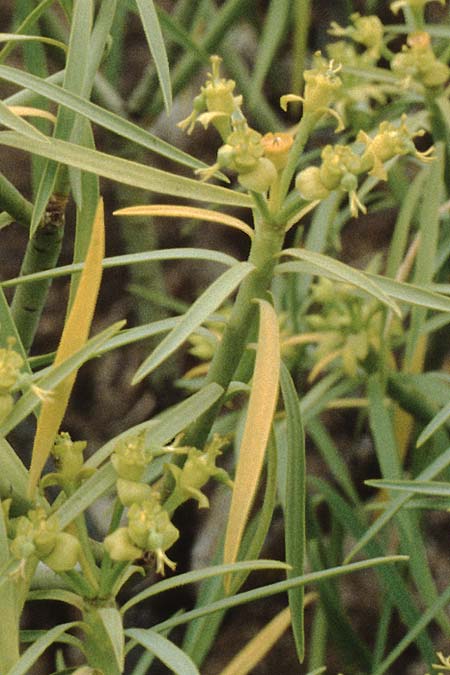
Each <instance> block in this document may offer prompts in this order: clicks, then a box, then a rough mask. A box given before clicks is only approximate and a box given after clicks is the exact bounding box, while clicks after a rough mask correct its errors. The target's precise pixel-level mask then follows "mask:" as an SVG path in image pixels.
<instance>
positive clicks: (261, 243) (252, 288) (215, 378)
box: [183, 221, 284, 447]
mask: <svg viewBox="0 0 450 675" xmlns="http://www.w3.org/2000/svg"><path fill="white" fill-rule="evenodd" d="M283 240H284V228H280V227H273V226H268V225H267V224H266V223H261V222H258V221H256V223H255V236H254V238H253V241H252V246H251V249H250V254H249V258H248V260H249V262H251V263H253V265H254V266H255V270H254V271H253V272H252V273H251V274H250V275H249V276H248V277H247V278H246V279H245V280H244V281H243V282H242V285H241V287H240V289H239V292H238V295H237V297H236V301H235V304H234V307H233V311H232V314H231V316H230V319H229V321H228V323H227V325H226V328H225V332H224V334H223V337H222V340H221V342H220V345H219V347H218V349H217V350H216V352H215V355H214V358H213V360H212V362H211V365H210V367H209V371H208V375H207V377H206V379H205V384H210V383H211V382H215V383H217V384H219V385H220V386H221V387H223V388H224V389H225V390H226V389H227V387H228V385H229V383H230V382H231V379H232V377H233V374H234V372H235V370H236V368H237V366H238V364H239V362H240V360H241V356H242V354H243V351H244V349H245V347H246V342H247V335H248V331H249V329H250V327H251V325H252V323H253V320H254V318H255V316H256V313H257V306H256V303H255V302H254V301H255V300H257V299H258V298H264V297H265V296H266V295H267V292H268V289H269V287H270V284H271V281H272V277H273V270H274V267H275V264H276V256H277V254H278V253H279V252H280V251H281V248H282V245H283ZM220 405H221V401H218V403H216V404H215V405H214V406H212V407H211V408H210V409H209V410H208V411H207V412H206V413H205V414H204V415H202V416H201V417H200V419H199V420H197V422H196V423H194V425H193V426H192V427H191V428H190V429H189V430H188V432H187V434H186V438H185V439H184V441H183V442H184V443H185V444H186V445H193V446H197V447H202V445H203V444H204V442H205V441H206V438H207V436H208V433H209V431H210V429H211V427H212V424H213V422H214V419H215V417H216V415H217V411H218V409H219V408H220Z"/></svg>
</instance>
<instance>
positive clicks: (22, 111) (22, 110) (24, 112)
mask: <svg viewBox="0 0 450 675" xmlns="http://www.w3.org/2000/svg"><path fill="white" fill-rule="evenodd" d="M8 108H9V109H10V110H11V112H13V113H14V114H15V115H18V116H19V117H43V118H44V119H46V120H50V122H53V124H54V123H55V122H56V117H55V116H54V115H53V114H52V113H51V112H49V111H48V110H42V109H41V108H30V107H29V106H26V105H9V106H8Z"/></svg>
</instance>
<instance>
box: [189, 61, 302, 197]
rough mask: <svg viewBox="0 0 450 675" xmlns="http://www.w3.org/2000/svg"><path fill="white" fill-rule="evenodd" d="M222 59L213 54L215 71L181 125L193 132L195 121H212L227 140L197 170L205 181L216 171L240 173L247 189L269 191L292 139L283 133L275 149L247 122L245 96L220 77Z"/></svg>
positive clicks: (231, 83)
mask: <svg viewBox="0 0 450 675" xmlns="http://www.w3.org/2000/svg"><path fill="white" fill-rule="evenodd" d="M220 62H221V59H220V57H218V56H212V57H211V63H212V69H211V70H212V72H211V73H209V74H208V79H207V82H206V84H205V86H204V87H202V88H201V93H200V95H199V96H197V97H196V98H195V99H194V106H193V111H192V113H191V114H190V115H189V116H188V117H187V118H186V119H185V120H183V121H181V122H179V124H178V126H179V127H180V128H182V129H185V130H187V132H188V133H191V132H192V130H193V128H194V126H195V123H196V122H199V123H200V124H202V125H203V126H204V127H205V128H206V127H208V125H209V124H212V125H213V126H214V127H215V128H216V129H217V130H218V132H219V133H220V135H221V137H222V140H223V141H224V145H222V146H221V147H220V148H219V151H218V153H217V161H216V163H215V164H213V166H211V167H209V168H208V169H199V170H198V171H197V173H198V174H199V175H200V176H201V177H202V179H203V180H208V179H209V178H211V177H212V176H213V175H214V174H215V173H216V171H219V170H221V169H226V170H229V171H231V172H233V173H235V174H237V178H238V181H239V183H240V184H241V185H242V186H243V187H244V188H245V189H247V190H251V191H254V192H266V191H267V190H268V189H269V188H270V186H271V185H273V183H274V182H275V181H276V179H277V176H278V171H279V170H280V167H281V166H284V160H283V159H282V160H281V162H280V161H278V160H279V157H280V156H283V157H287V152H288V150H289V147H290V145H292V140H291V141H290V142H289V140H288V141H286V138H285V137H286V136H287V134H282V136H283V139H282V142H280V143H279V147H275V148H274V147H273V144H272V143H271V142H270V140H269V141H267V139H265V138H264V137H263V136H262V135H261V134H260V133H258V132H257V131H255V129H252V128H251V127H250V126H249V125H248V123H247V120H246V118H245V116H244V114H243V113H242V110H241V105H242V96H234V94H233V92H234V88H235V82H234V81H233V80H225V79H224V78H222V77H221V76H220ZM280 138H281V137H280ZM267 146H271V147H267ZM286 146H288V147H286ZM274 155H276V158H277V159H276V160H275V161H273V160H274Z"/></svg>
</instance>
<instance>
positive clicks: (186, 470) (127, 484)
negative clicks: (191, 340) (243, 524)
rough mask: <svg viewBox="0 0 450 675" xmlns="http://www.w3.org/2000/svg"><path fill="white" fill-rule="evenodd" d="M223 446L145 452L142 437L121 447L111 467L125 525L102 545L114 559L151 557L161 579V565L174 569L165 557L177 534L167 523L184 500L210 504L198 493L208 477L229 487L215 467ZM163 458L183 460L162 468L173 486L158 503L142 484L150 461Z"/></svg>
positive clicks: (157, 495)
mask: <svg viewBox="0 0 450 675" xmlns="http://www.w3.org/2000/svg"><path fill="white" fill-rule="evenodd" d="M226 442H227V441H226V440H224V439H222V438H220V437H218V436H216V437H214V438H213V440H212V441H211V443H210V444H209V445H207V447H206V449H205V451H204V452H202V451H200V450H197V449H196V448H183V447H179V446H176V445H175V446H173V447H165V448H161V449H158V450H149V449H148V448H147V447H146V442H145V436H144V435H142V434H140V435H137V436H134V437H130V438H126V439H124V440H122V441H120V442H119V444H118V446H117V447H116V449H115V451H114V453H113V454H112V456H111V462H112V464H113V466H114V468H115V470H116V472H117V494H118V497H119V500H120V502H121V503H122V505H123V506H125V507H127V508H128V512H127V524H126V526H124V527H120V528H118V529H117V530H115V531H114V532H113V533H111V534H109V535H108V536H107V537H106V538H105V541H104V545H105V548H106V550H107V551H108V553H109V555H110V556H111V558H112V559H113V560H121V561H127V560H135V559H136V558H142V557H148V556H149V555H151V556H154V557H155V559H156V571H157V572H158V573H160V574H164V566H165V565H167V566H168V567H169V568H170V569H174V568H175V563H174V562H173V561H172V560H170V558H168V556H167V555H166V551H167V550H168V549H169V548H171V546H173V544H174V543H175V542H176V541H177V539H178V537H179V534H180V533H179V531H178V529H177V528H176V527H175V525H174V524H173V523H172V522H171V514H172V513H173V512H174V511H175V509H176V508H178V506H180V505H181V504H183V503H184V502H185V501H187V500H188V499H196V500H197V501H198V503H199V506H200V507H207V506H208V499H207V498H206V496H205V495H204V494H203V493H202V492H201V488H202V487H203V486H204V485H205V484H206V483H207V482H208V480H209V478H210V477H214V478H216V479H217V480H221V481H222V482H225V483H227V484H231V481H230V480H229V478H228V474H227V473H226V472H225V471H224V470H223V469H220V468H218V467H216V466H215V461H216V458H217V456H218V455H220V454H221V448H222V447H223V445H224V444H225V443H226ZM166 453H174V454H185V455H187V459H186V461H185V463H184V465H183V467H181V468H180V467H179V466H177V465H175V464H172V463H167V464H166V465H165V471H166V475H167V474H170V475H171V476H172V482H174V487H173V490H172V493H171V494H170V496H169V498H168V499H167V500H166V502H165V503H164V504H162V503H161V495H160V493H159V492H158V491H157V490H155V489H154V488H153V487H151V486H150V485H148V484H147V483H146V482H145V470H146V468H147V466H148V465H149V463H150V462H151V461H152V459H153V458H154V457H156V456H158V455H163V454H166Z"/></svg>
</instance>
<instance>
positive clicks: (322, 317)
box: [307, 278, 401, 380]
mask: <svg viewBox="0 0 450 675" xmlns="http://www.w3.org/2000/svg"><path fill="white" fill-rule="evenodd" d="M312 302H313V303H314V305H315V306H317V307H318V309H317V310H316V311H315V312H314V313H311V314H309V315H308V316H307V322H308V325H309V327H310V329H311V331H313V332H311V333H310V334H309V336H308V334H307V337H309V341H310V342H311V343H315V346H314V348H313V349H312V351H311V355H312V358H313V361H314V366H313V368H312V370H311V373H310V379H311V380H313V379H315V377H317V375H319V374H320V373H321V372H322V371H323V370H325V369H326V368H328V366H329V365H330V364H333V367H335V368H340V369H342V370H343V371H344V372H345V373H346V374H347V375H348V376H350V377H356V376H357V375H358V374H361V373H362V372H364V370H365V369H366V368H370V363H371V358H370V357H371V356H372V357H375V358H376V355H377V354H378V353H379V352H380V350H381V349H382V347H384V346H386V345H387V346H388V348H389V347H392V346H394V345H395V341H396V339H397V338H399V337H400V335H401V325H400V324H399V322H398V321H397V320H393V321H391V323H390V327H389V334H388V335H387V336H386V335H384V331H383V326H384V321H385V313H384V310H383V308H382V306H381V305H380V303H378V302H377V301H376V300H372V301H368V300H367V298H366V297H364V296H362V295H361V294H360V293H358V292H357V291H356V290H355V289H354V288H353V287H352V286H350V285H348V284H338V285H336V283H334V282H332V281H330V280H329V279H325V278H321V279H319V280H318V281H317V282H316V283H315V284H314V285H313V287H312ZM392 358H393V357H391V359H392ZM392 366H393V367H394V366H395V364H394V362H393V361H392Z"/></svg>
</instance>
